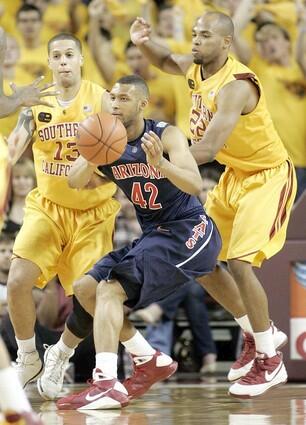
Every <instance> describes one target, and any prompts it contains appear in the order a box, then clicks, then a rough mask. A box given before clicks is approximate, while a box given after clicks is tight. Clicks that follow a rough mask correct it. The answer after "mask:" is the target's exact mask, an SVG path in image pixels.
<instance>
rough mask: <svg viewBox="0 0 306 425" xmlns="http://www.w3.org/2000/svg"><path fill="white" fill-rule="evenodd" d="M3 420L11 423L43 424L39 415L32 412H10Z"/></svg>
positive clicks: (22, 424)
mask: <svg viewBox="0 0 306 425" xmlns="http://www.w3.org/2000/svg"><path fill="white" fill-rule="evenodd" d="M5 421H6V422H5V423H9V424H12V425H13V424H16V425H17V424H18V425H43V422H42V420H41V419H40V417H39V416H38V415H37V414H36V413H34V412H23V413H10V414H8V415H6V416H5Z"/></svg>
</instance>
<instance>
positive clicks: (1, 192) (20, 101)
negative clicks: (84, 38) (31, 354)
mask: <svg viewBox="0 0 306 425" xmlns="http://www.w3.org/2000/svg"><path fill="white" fill-rule="evenodd" d="M5 51H6V37H5V33H4V31H3V29H2V28H1V27H0V118H3V117H6V116H7V115H9V114H13V113H14V112H15V111H16V110H17V109H18V108H19V107H20V106H32V105H37V104H45V105H48V103H47V102H46V101H44V100H42V98H43V97H44V96H50V95H52V93H51V92H47V93H46V92H45V90H46V89H47V88H49V87H51V86H52V85H53V84H47V85H44V86H42V87H40V86H39V82H40V81H41V78H39V79H38V80H36V81H35V82H34V83H32V84H30V85H28V86H24V87H19V88H17V87H15V86H13V94H12V95H11V96H6V95H5V94H4V92H3V64H4V58H5ZM53 95H54V93H53ZM7 156H8V155H7V146H6V144H5V143H4V140H3V139H2V138H1V139H0V232H1V229H2V223H3V220H2V213H3V210H4V207H5V199H6V193H7V188H8V182H9V168H10V167H9V164H8V161H7ZM0 405H1V409H2V412H3V413H4V415H5V418H6V420H7V422H6V423H8V422H9V423H17V422H18V423H21V420H22V423H23V424H24V425H42V422H41V420H40V419H39V417H38V416H37V415H36V413H34V412H33V411H32V408H31V406H30V403H29V402H28V400H27V397H26V395H25V393H24V391H23V389H22V386H21V385H20V382H19V380H18V377H17V375H16V372H15V371H14V369H13V368H12V367H11V361H10V358H9V355H8V353H7V351H6V349H5V346H4V344H3V341H2V339H1V337H0Z"/></svg>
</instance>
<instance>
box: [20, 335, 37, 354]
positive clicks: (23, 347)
mask: <svg viewBox="0 0 306 425" xmlns="http://www.w3.org/2000/svg"><path fill="white" fill-rule="evenodd" d="M15 339H16V342H17V346H18V350H19V351H21V352H22V353H32V352H33V351H36V343H35V334H34V335H33V336H32V338H29V339H18V338H16V337H15Z"/></svg>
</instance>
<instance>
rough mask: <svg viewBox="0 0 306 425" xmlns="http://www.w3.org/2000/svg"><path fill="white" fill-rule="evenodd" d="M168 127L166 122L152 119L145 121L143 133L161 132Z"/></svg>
mask: <svg viewBox="0 0 306 425" xmlns="http://www.w3.org/2000/svg"><path fill="white" fill-rule="evenodd" d="M169 125H171V124H169V123H168V122H166V121H158V120H152V119H145V127H146V128H145V131H155V130H158V131H163V130H164V129H165V128H167V127H168V126H169Z"/></svg>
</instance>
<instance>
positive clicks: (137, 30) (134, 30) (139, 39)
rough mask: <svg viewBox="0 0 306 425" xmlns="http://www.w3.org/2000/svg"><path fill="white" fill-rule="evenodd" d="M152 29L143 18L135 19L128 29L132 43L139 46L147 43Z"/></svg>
mask: <svg viewBox="0 0 306 425" xmlns="http://www.w3.org/2000/svg"><path fill="white" fill-rule="evenodd" d="M151 31H152V28H151V26H150V24H148V22H147V21H146V20H145V19H143V18H139V17H138V18H136V20H135V21H134V22H133V23H132V25H131V28H130V37H131V40H132V42H133V43H134V44H135V45H136V46H139V45H141V44H143V43H145V42H146V41H149V39H150V34H151Z"/></svg>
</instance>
